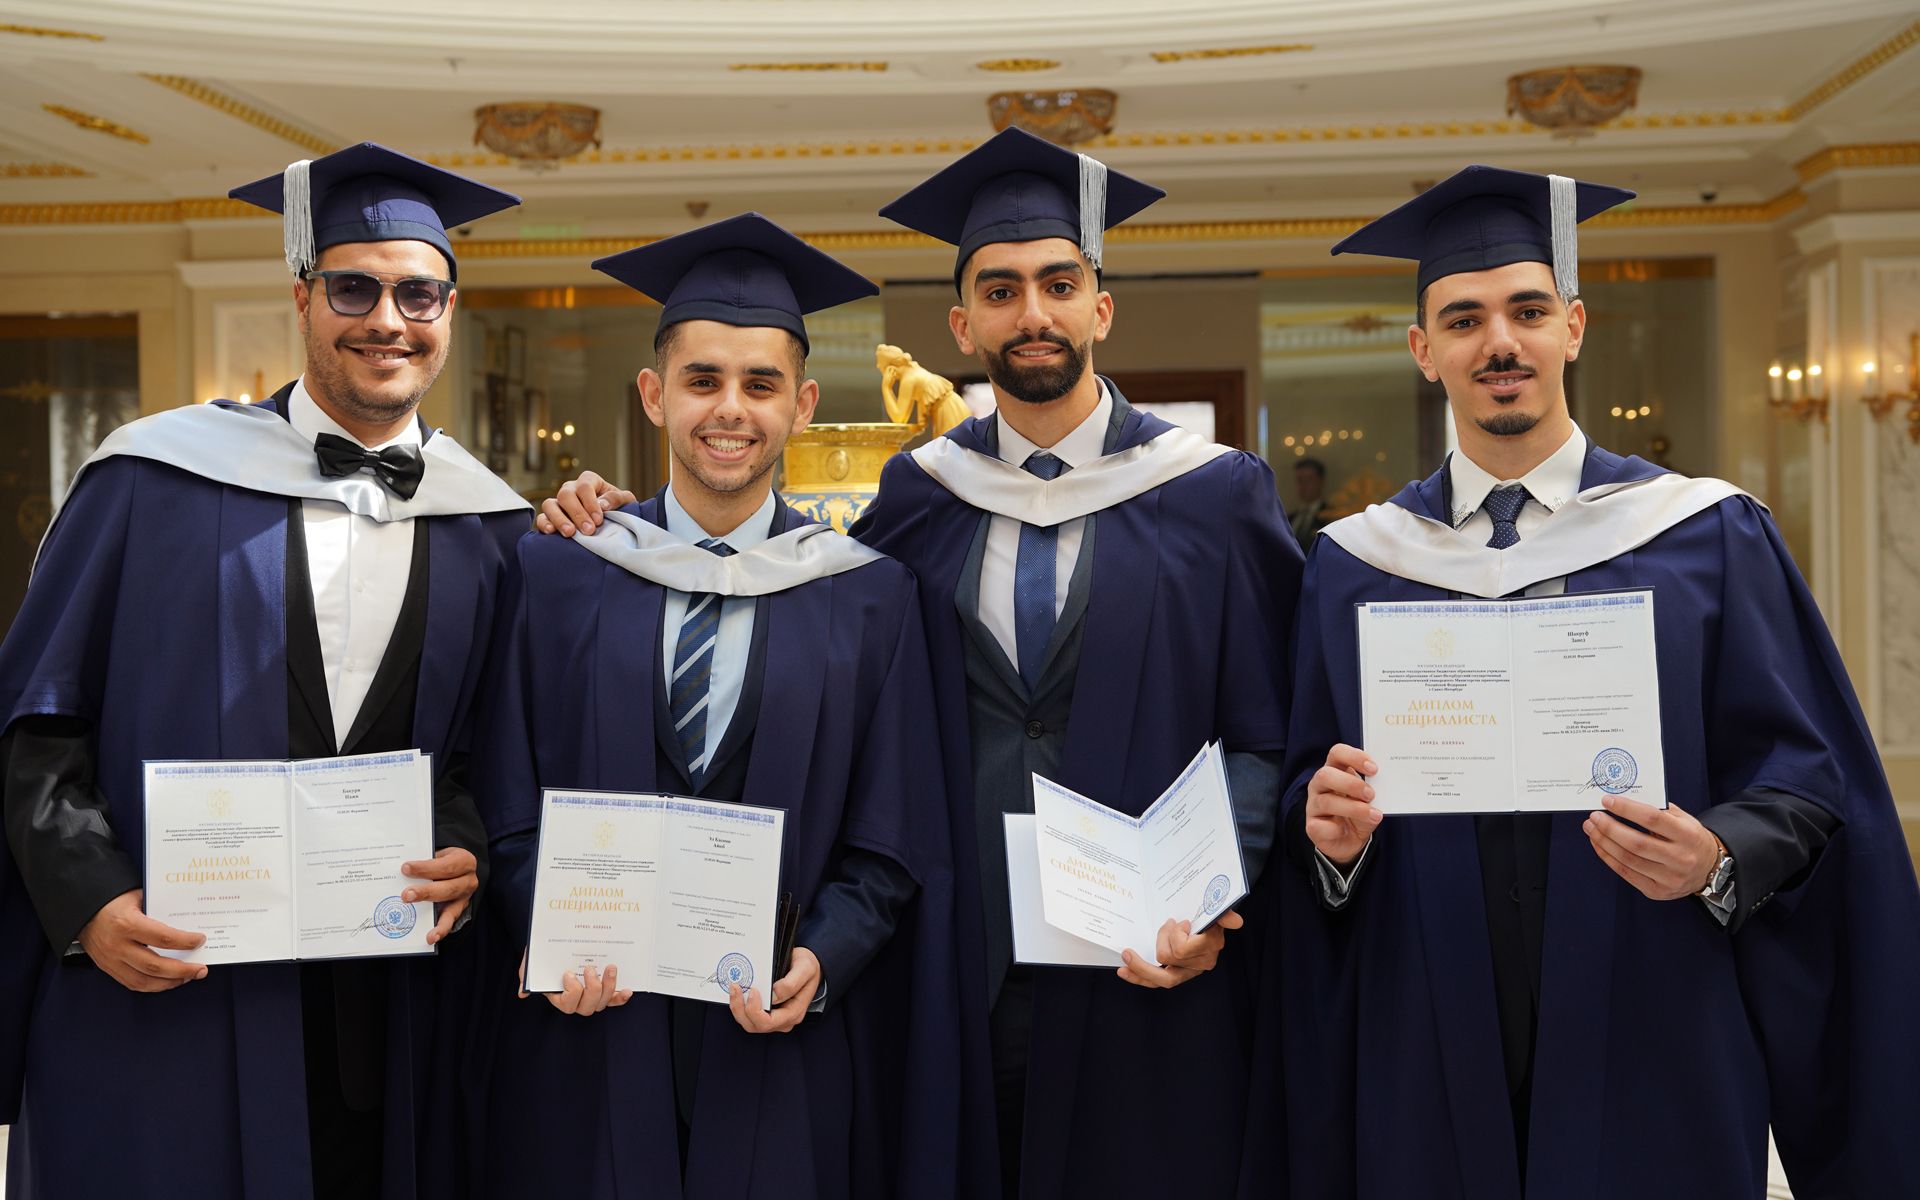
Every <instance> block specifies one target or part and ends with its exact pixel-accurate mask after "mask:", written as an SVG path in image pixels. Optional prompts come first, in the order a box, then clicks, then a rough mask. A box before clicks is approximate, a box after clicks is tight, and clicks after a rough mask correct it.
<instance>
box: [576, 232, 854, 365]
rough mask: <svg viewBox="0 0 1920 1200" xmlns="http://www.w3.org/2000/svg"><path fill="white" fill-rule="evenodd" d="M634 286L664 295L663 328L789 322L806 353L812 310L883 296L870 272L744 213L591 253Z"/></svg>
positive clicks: (599, 267) (598, 266) (597, 264)
mask: <svg viewBox="0 0 1920 1200" xmlns="http://www.w3.org/2000/svg"><path fill="white" fill-rule="evenodd" d="M593 269H594V270H596V271H604V272H605V273H606V274H608V275H611V276H613V277H614V278H615V279H618V280H619V281H620V282H621V283H624V284H626V285H627V286H628V287H630V288H632V289H633V290H634V291H636V292H639V293H641V294H643V295H647V296H651V297H653V298H654V299H655V300H658V301H659V302H660V304H661V306H662V308H663V309H664V310H665V311H663V312H662V313H661V314H660V328H662V329H665V328H666V327H667V326H669V325H673V324H676V323H678V322H680V321H719V322H722V323H723V324H727V325H742V326H746V327H748V328H770V329H784V330H786V331H787V332H788V333H791V334H792V335H793V336H795V337H797V338H799V339H800V345H801V346H802V347H803V348H804V349H805V350H806V352H807V353H809V354H811V353H812V352H813V346H812V344H811V343H809V342H808V341H807V324H806V322H805V321H804V320H803V319H802V318H803V317H804V316H805V315H806V314H807V313H810V312H818V311H820V310H821V309H823V308H832V307H833V306H834V305H836V304H845V303H847V302H848V301H849V300H858V299H860V298H861V297H863V296H873V295H878V294H879V291H880V289H879V288H877V287H875V286H874V285H873V284H872V282H870V281H869V280H868V279H867V277H866V276H864V275H862V274H860V273H859V272H858V271H855V270H853V269H851V268H849V267H846V266H842V265H841V263H840V262H839V260H837V259H835V258H833V257H832V256H830V255H827V254H823V253H821V252H820V251H818V250H815V249H814V248H813V247H812V246H809V245H807V243H805V242H803V241H801V240H800V239H799V238H797V237H795V236H793V235H792V234H791V233H788V232H787V231H786V230H784V229H782V228H780V227H779V226H778V225H775V224H774V223H773V222H772V221H769V220H767V219H766V218H765V217H763V216H761V215H760V214H759V213H751V212H750V213H741V214H740V215H739V216H737V217H728V218H727V219H726V220H724V221H715V222H714V223H713V224H711V225H703V226H701V227H700V228H699V229H694V230H690V231H689V232H687V233H679V234H675V235H674V236H672V237H670V238H662V239H661V240H659V241H657V242H652V243H650V244H648V245H645V246H640V247H637V248H636V249H633V250H625V251H622V252H621V253H619V254H613V255H609V256H607V257H606V258H596V259H594V260H593Z"/></svg>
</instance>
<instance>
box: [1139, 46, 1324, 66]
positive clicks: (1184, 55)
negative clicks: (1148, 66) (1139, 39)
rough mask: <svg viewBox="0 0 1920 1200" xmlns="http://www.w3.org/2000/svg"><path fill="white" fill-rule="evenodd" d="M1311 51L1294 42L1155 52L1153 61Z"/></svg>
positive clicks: (1257, 55)
mask: <svg viewBox="0 0 1920 1200" xmlns="http://www.w3.org/2000/svg"><path fill="white" fill-rule="evenodd" d="M1311 49H1313V47H1312V46H1310V45H1308V44H1307V43H1305V42H1292V43H1287V44H1284V45H1274V46H1222V47H1219V48H1216V49H1211V50H1155V51H1154V52H1153V61H1155V62H1157V63H1177V62H1217V61H1218V60H1220V59H1223V58H1255V57H1259V56H1261V55H1266V54H1292V53H1295V52H1297V51H1302V50H1311Z"/></svg>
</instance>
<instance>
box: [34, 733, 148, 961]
mask: <svg viewBox="0 0 1920 1200" xmlns="http://www.w3.org/2000/svg"><path fill="white" fill-rule="evenodd" d="M0 764H4V771H5V774H4V780H3V781H0V787H4V790H5V799H4V811H5V817H4V820H5V824H6V831H7V845H8V846H9V847H10V848H11V849H12V851H13V859H14V862H15V863H16V864H18V866H19V868H20V880H21V883H22V884H23V885H24V886H25V888H26V891H27V896H28V898H29V899H31V900H32V901H33V908H34V912H35V913H36V914H37V915H38V916H39V918H40V927H41V928H42V929H43V930H45V931H46V935H47V940H48V942H50V943H51V944H52V946H53V950H54V953H55V954H63V953H66V952H67V951H68V950H69V949H71V948H72V947H73V945H74V939H75V938H77V937H78V936H79V935H80V930H81V929H83V928H85V927H86V924H87V922H88V921H91V920H92V919H93V916H94V914H95V913H97V912H99V911H100V909H101V907H102V906H103V905H105V904H106V903H107V901H109V900H111V899H113V898H114V897H115V896H118V895H120V894H122V893H123V892H130V891H133V890H134V889H136V888H138V887H139V886H140V880H141V877H140V868H139V866H138V865H137V864H136V863H135V862H134V860H133V858H132V857H131V856H130V855H128V854H127V852H126V851H125V850H124V849H122V848H121V846H120V842H119V839H118V838H116V837H115V836H114V833H113V827H112V826H111V825H110V824H108V821H107V802H106V798H105V797H104V796H102V795H101V794H100V790H99V788H98V787H96V786H95V784H94V780H95V777H96V773H95V770H94V750H93V737H92V724H91V723H90V722H88V721H87V720H85V719H84V718H81V717H67V716H28V717H22V718H21V719H20V720H18V721H15V722H14V723H13V724H12V725H11V726H9V727H8V729H7V732H6V736H5V737H4V738H0Z"/></svg>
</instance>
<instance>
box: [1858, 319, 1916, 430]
mask: <svg viewBox="0 0 1920 1200" xmlns="http://www.w3.org/2000/svg"><path fill="white" fill-rule="evenodd" d="M1907 363H1908V364H1909V369H1910V371H1911V374H1909V375H1908V377H1907V390H1906V391H1904V392H1896V391H1893V390H1891V389H1888V390H1885V391H1880V392H1868V393H1867V394H1866V395H1863V396H1861V397H1860V402H1861V403H1862V404H1865V405H1866V406H1867V411H1868V412H1870V413H1872V414H1873V419H1874V420H1876V421H1883V420H1885V419H1886V416H1887V414H1888V413H1890V412H1892V411H1893V408H1894V405H1896V404H1899V403H1900V402H1901V401H1905V402H1906V405H1907V437H1908V438H1909V439H1910V440H1912V441H1913V442H1914V443H1915V444H1916V445H1920V332H1916V333H1914V334H1912V335H1911V336H1909V337H1908V338H1907ZM1860 373H1861V375H1863V376H1864V377H1865V386H1866V387H1868V388H1871V387H1872V386H1873V377H1874V375H1875V374H1876V371H1875V367H1874V364H1873V363H1866V364H1864V365H1862V366H1861V368H1860ZM1882 386H1885V385H1882Z"/></svg>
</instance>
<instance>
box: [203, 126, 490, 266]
mask: <svg viewBox="0 0 1920 1200" xmlns="http://www.w3.org/2000/svg"><path fill="white" fill-rule="evenodd" d="M227 195H229V196H231V197H233V198H234V199H235V200H245V201H246V202H247V203H248V204H256V205H259V206H260V207H261V208H264V209H266V210H267V211H269V212H277V213H280V214H282V216H283V218H284V220H283V222H282V229H283V231H284V233H285V249H286V255H287V266H288V268H289V269H291V270H292V271H293V273H294V274H296V275H301V274H304V273H306V272H307V271H309V270H311V269H312V268H313V263H314V260H315V259H316V258H318V257H319V255H320V251H322V250H325V249H326V248H327V247H328V246H338V245H341V244H343V243H346V242H397V241H415V242H425V243H427V244H428V245H429V246H432V247H434V248H435V249H437V250H439V251H440V253H442V254H444V255H446V256H447V275H448V277H449V278H452V277H453V275H454V271H455V267H454V262H453V247H452V246H451V245H450V244H448V242H447V229H448V227H449V226H457V225H464V224H466V223H467V222H468V221H473V220H478V219H479V218H481V217H484V216H486V215H488V214H489V213H496V212H499V211H500V210H501V209H503V208H512V207H513V206H514V205H516V204H518V203H520V197H518V196H515V195H513V194H512V193H510V192H503V191H501V190H500V189H499V188H491V187H488V186H487V185H486V184H484V183H476V182H474V181H473V180H471V179H467V178H464V177H462V176H459V175H455V174H454V173H453V172H452V171H443V170H441V169H440V168H439V167H436V166H432V165H430V164H428V163H423V162H421V161H420V160H419V159H417V158H408V157H407V156H406V155H404V154H400V153H397V152H395V151H392V150H389V149H387V148H386V147H385V146H377V145H375V144H374V143H372V142H361V143H360V144H359V145H358V146H348V147H347V148H346V149H345V150H338V151H335V152H334V153H332V154H329V155H327V156H326V157H325V158H316V159H311V160H309V159H302V160H301V161H299V162H297V163H294V164H292V165H291V166H289V167H288V168H287V169H286V170H285V171H282V172H280V173H279V174H277V175H269V176H267V177H266V178H265V179H256V180H254V181H253V182H252V183H249V184H246V185H244V186H241V187H237V188H234V189H233V190H232V191H231V192H228V193H227Z"/></svg>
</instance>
